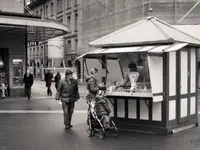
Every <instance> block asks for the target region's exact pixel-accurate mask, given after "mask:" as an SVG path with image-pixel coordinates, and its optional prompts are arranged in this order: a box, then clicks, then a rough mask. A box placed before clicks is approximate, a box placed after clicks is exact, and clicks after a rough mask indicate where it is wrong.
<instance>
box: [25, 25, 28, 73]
mask: <svg viewBox="0 0 200 150" xmlns="http://www.w3.org/2000/svg"><path fill="white" fill-rule="evenodd" d="M27 44H28V29H27V27H26V31H25V55H26V57H25V61H26V62H25V71H26V70H27V68H28V67H27V62H28V46H27Z"/></svg>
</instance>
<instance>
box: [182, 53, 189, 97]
mask: <svg viewBox="0 0 200 150" xmlns="http://www.w3.org/2000/svg"><path fill="white" fill-rule="evenodd" d="M180 66H181V72H180V74H181V94H187V93H188V80H187V79H188V53H187V52H185V51H182V52H181V65H180Z"/></svg>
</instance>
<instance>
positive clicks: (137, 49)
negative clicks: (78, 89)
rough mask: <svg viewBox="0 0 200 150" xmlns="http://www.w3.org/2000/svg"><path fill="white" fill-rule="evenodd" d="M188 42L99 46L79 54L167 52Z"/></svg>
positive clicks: (91, 55) (92, 56) (83, 56)
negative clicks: (114, 46)
mask: <svg viewBox="0 0 200 150" xmlns="http://www.w3.org/2000/svg"><path fill="white" fill-rule="evenodd" d="M187 45H188V43H175V44H170V45H148V46H133V47H117V48H99V49H95V50H93V51H90V52H88V53H85V54H83V55H81V56H79V57H78V58H77V59H80V58H94V57H96V58H98V57H99V56H102V55H116V54H124V53H166V52H172V51H177V50H180V49H181V48H184V47H185V46H187Z"/></svg>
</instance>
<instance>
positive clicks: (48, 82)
mask: <svg viewBox="0 0 200 150" xmlns="http://www.w3.org/2000/svg"><path fill="white" fill-rule="evenodd" d="M52 79H53V74H52V73H51V72H50V70H48V72H47V73H46V74H45V77H44V80H45V82H46V87H47V95H50V96H51V95H52V91H51V83H52Z"/></svg>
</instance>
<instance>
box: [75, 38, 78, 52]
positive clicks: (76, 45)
mask: <svg viewBox="0 0 200 150" xmlns="http://www.w3.org/2000/svg"><path fill="white" fill-rule="evenodd" d="M77 48H78V39H76V40H75V51H76V52H77Z"/></svg>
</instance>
